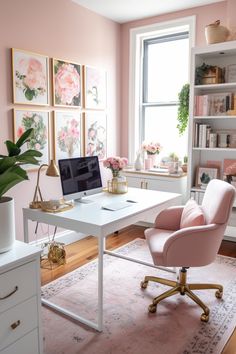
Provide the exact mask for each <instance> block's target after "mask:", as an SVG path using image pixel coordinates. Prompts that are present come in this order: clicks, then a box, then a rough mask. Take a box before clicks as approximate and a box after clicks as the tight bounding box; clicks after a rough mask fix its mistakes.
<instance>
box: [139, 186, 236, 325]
mask: <svg viewBox="0 0 236 354" xmlns="http://www.w3.org/2000/svg"><path fill="white" fill-rule="evenodd" d="M234 198H235V188H234V187H233V186H231V185H230V184H229V183H227V182H223V181H220V180H217V179H215V180H212V181H210V182H209V184H208V186H207V188H206V191H205V194H204V198H203V201H202V205H201V206H199V205H198V204H197V203H196V202H195V201H194V200H189V201H188V202H187V204H186V205H185V206H179V207H170V208H168V209H166V210H163V211H162V212H161V213H160V214H159V215H158V216H157V218H156V220H155V224H154V228H151V229H147V230H145V237H146V239H147V243H148V246H149V249H150V252H151V255H152V258H153V262H154V264H155V265H157V266H165V267H181V268H180V270H179V277H178V279H177V281H172V280H167V279H163V278H158V277H154V276H146V277H145V278H144V280H143V281H142V282H141V287H142V288H143V289H145V288H146V287H147V285H148V282H149V281H154V282H157V283H160V284H165V285H168V286H170V287H171V289H170V290H168V291H166V292H165V293H163V294H161V295H159V296H157V297H155V298H154V299H153V302H152V304H151V305H150V306H149V308H148V309H149V312H152V313H154V312H156V307H157V304H158V303H159V302H160V301H162V300H163V299H165V298H167V297H169V296H172V295H175V294H177V293H180V294H181V295H185V294H186V295H188V296H189V297H190V298H191V299H192V300H193V301H194V302H196V303H197V304H198V305H199V306H200V307H201V308H202V309H203V311H204V312H203V313H202V315H201V320H202V321H204V322H207V321H208V319H209V312H210V311H209V308H208V307H207V306H206V305H205V304H204V303H203V302H202V301H201V300H200V299H199V297H198V296H196V295H195V294H194V293H193V292H192V290H197V289H217V291H216V293H215V295H216V297H217V298H222V295H223V287H222V286H221V285H219V284H187V282H186V280H187V269H188V268H189V267H201V266H205V265H207V264H210V263H212V262H213V261H214V260H215V258H216V255H217V252H218V250H219V247H220V244H221V241H222V238H223V236H224V231H225V228H226V225H227V222H228V219H229V216H230V213H231V209H232V205H233V202H234Z"/></svg>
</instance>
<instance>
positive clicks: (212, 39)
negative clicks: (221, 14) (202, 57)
mask: <svg viewBox="0 0 236 354" xmlns="http://www.w3.org/2000/svg"><path fill="white" fill-rule="evenodd" d="M229 34H230V32H229V30H228V28H227V27H224V26H220V20H217V21H216V22H214V23H211V24H209V25H207V26H206V27H205V36H206V41H207V44H213V43H219V42H225V41H226V40H227V38H228V36H229Z"/></svg>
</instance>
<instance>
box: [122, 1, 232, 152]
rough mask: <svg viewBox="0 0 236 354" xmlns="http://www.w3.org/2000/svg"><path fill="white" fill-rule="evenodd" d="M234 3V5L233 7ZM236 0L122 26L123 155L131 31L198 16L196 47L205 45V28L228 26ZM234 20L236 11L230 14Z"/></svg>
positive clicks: (125, 147)
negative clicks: (217, 23) (216, 22)
mask: <svg viewBox="0 0 236 354" xmlns="http://www.w3.org/2000/svg"><path fill="white" fill-rule="evenodd" d="M233 3H234V5H233ZM235 3H236V1H235V0H228V1H223V2H219V3H216V4H212V5H208V6H201V7H195V8H192V9H188V10H184V11H178V12H174V13H169V14H166V15H161V16H156V17H151V18H147V19H142V20H137V21H133V22H129V23H125V24H123V25H122V26H121V55H122V59H121V82H122V95H121V131H122V141H121V155H124V156H127V155H128V137H129V135H131V134H132V131H128V109H129V101H128V100H129V36H130V29H132V28H136V27H141V26H146V25H150V24H154V23H159V22H164V21H169V20H174V19H178V18H181V17H186V16H193V15H195V16H196V45H197V46H199V45H205V44H206V42H205V26H206V25H208V24H209V23H212V22H214V21H216V20H220V21H221V23H222V24H224V25H227V6H229V4H230V6H231V7H235ZM230 14H231V18H232V20H234V17H235V16H234V15H235V11H233V12H231V13H229V14H228V15H229V16H230ZM234 22H235V20H234Z"/></svg>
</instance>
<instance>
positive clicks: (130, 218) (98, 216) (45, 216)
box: [23, 188, 181, 331]
mask: <svg viewBox="0 0 236 354" xmlns="http://www.w3.org/2000/svg"><path fill="white" fill-rule="evenodd" d="M88 199H91V200H93V201H94V203H90V204H82V203H76V206H75V207H74V208H73V209H70V210H68V211H65V212H62V213H58V214H52V213H45V212H43V211H40V210H35V209H29V208H27V209H23V217H24V241H25V242H29V236H28V220H33V221H38V222H41V223H46V224H49V225H55V226H58V227H62V228H64V229H68V230H73V231H77V232H82V233H85V234H90V235H92V236H94V237H97V238H98V321H97V323H94V322H91V321H89V320H87V319H85V318H83V317H81V316H78V315H77V314H75V313H72V312H71V311H68V310H66V309H64V308H61V307H59V306H57V305H55V304H53V303H52V302H50V301H48V300H45V299H42V303H43V304H45V305H47V306H49V307H51V308H53V309H55V310H57V311H59V312H61V313H63V314H64V315H67V316H69V317H71V318H73V319H74V320H77V321H80V322H82V323H84V324H86V325H88V326H90V327H92V328H95V329H96V330H98V331H102V328H103V255H104V253H107V254H110V255H114V256H118V255H117V254H116V253H115V252H110V251H107V250H106V247H105V246H106V245H105V238H106V236H108V235H109V234H111V233H113V232H115V231H117V230H120V229H122V228H124V227H127V226H129V225H132V224H135V223H136V222H138V221H140V220H142V221H143V220H145V219H150V216H152V217H153V221H154V220H155V217H156V215H157V214H158V213H159V212H160V211H161V210H163V209H165V208H167V207H169V206H172V205H176V204H180V202H181V195H180V194H176V193H167V192H157V191H152V190H145V189H138V188H129V190H128V193H126V194H109V193H107V192H102V193H99V194H96V195H92V196H90V197H88ZM125 200H135V201H137V203H131V206H130V207H127V208H124V209H120V210H117V211H109V210H103V209H102V206H104V205H106V204H109V203H113V202H116V201H117V202H118V201H125ZM119 257H120V256H119ZM121 258H125V259H128V260H131V261H135V262H138V263H142V264H146V265H150V266H153V265H151V264H147V263H144V262H142V261H139V260H136V259H130V258H128V257H121ZM154 267H155V266H154ZM165 269H166V268H165ZM169 271H170V270H169Z"/></svg>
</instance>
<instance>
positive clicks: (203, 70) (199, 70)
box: [195, 63, 215, 85]
mask: <svg viewBox="0 0 236 354" xmlns="http://www.w3.org/2000/svg"><path fill="white" fill-rule="evenodd" d="M214 69H215V66H213V65H208V64H205V63H203V64H202V65H201V66H197V67H196V69H195V85H201V84H202V78H203V77H204V76H205V75H206V74H207V73H208V72H209V71H210V70H214Z"/></svg>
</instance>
